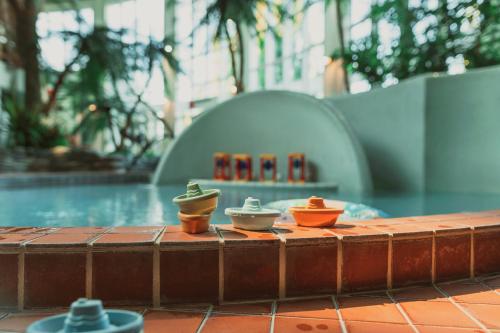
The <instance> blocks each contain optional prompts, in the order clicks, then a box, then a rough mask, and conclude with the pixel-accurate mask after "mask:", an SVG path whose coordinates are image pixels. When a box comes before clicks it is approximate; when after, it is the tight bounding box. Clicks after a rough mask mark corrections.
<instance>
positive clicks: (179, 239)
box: [160, 226, 219, 248]
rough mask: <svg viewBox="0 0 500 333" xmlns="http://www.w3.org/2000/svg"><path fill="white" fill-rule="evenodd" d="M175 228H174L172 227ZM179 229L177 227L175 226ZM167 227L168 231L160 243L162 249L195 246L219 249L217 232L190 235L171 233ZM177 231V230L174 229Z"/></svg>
mask: <svg viewBox="0 0 500 333" xmlns="http://www.w3.org/2000/svg"><path fill="white" fill-rule="evenodd" d="M172 227H174V226H172ZM175 227H177V226H175ZM171 230H172V229H170V228H169V227H167V231H166V232H165V233H164V234H163V237H162V239H161V241H160V246H161V247H176V246H183V247H185V246H193V247H195V246H196V247H200V246H204V247H213V248H218V247H219V238H218V235H217V233H216V232H214V231H211V230H210V231H208V232H204V233H201V234H188V233H185V232H178V231H171ZM174 230H175V229H174Z"/></svg>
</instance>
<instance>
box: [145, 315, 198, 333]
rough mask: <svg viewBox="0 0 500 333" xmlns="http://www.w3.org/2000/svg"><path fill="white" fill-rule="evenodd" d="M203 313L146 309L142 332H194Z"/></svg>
mask: <svg viewBox="0 0 500 333" xmlns="http://www.w3.org/2000/svg"><path fill="white" fill-rule="evenodd" d="M204 316H205V314H203V313H194V312H178V311H148V312H146V314H145V315H144V333H164V332H176V333H194V332H196V330H197V329H198V327H199V326H200V324H201V322H202V320H203V318H204Z"/></svg>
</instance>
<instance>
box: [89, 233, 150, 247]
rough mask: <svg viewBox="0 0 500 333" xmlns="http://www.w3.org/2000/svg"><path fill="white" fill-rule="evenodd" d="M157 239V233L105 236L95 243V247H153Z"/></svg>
mask: <svg viewBox="0 0 500 333" xmlns="http://www.w3.org/2000/svg"><path fill="white" fill-rule="evenodd" d="M156 237H157V235H156V234H155V233H133V234H104V235H102V236H101V237H99V238H98V239H97V240H96V241H95V242H94V243H93V246H94V247H109V246H145V245H153V242H154V240H155V239H156Z"/></svg>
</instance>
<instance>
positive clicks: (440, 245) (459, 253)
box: [435, 234, 471, 281]
mask: <svg viewBox="0 0 500 333" xmlns="http://www.w3.org/2000/svg"><path fill="white" fill-rule="evenodd" d="M470 250H471V248H470V235H469V234H465V235H444V236H439V237H436V254H435V255H436V280H437V281H445V280H453V279H460V278H467V277H469V276H470Z"/></svg>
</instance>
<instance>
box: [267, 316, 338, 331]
mask: <svg viewBox="0 0 500 333" xmlns="http://www.w3.org/2000/svg"><path fill="white" fill-rule="evenodd" d="M273 332H274V333H303V332H321V333H340V332H342V330H341V328H340V324H339V321H338V320H334V319H314V318H288V317H276V318H275V320H274V331H273Z"/></svg>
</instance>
